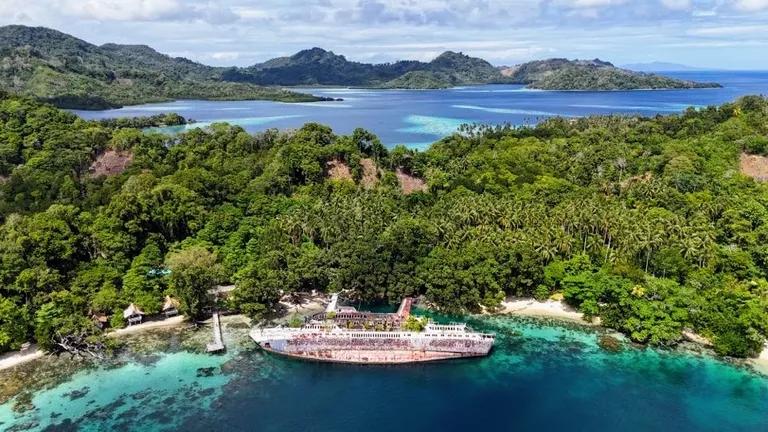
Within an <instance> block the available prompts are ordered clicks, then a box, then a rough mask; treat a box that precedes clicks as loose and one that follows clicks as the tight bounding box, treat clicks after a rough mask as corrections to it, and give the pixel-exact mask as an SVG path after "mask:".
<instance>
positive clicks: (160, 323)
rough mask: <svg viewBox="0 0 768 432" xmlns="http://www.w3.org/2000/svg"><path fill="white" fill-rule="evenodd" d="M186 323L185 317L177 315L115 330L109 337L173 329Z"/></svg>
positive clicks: (108, 334)
mask: <svg viewBox="0 0 768 432" xmlns="http://www.w3.org/2000/svg"><path fill="white" fill-rule="evenodd" d="M184 321H185V317H184V316H182V315H177V316H175V317H171V318H166V319H164V320H157V321H146V322H143V323H141V324H134V325H132V326H128V327H123V328H121V329H117V330H113V331H111V332H109V333H107V336H120V335H125V334H131V333H137V332H140V331H144V330H149V329H153V328H161V327H172V326H177V325H179V324H182V323H183V322H184Z"/></svg>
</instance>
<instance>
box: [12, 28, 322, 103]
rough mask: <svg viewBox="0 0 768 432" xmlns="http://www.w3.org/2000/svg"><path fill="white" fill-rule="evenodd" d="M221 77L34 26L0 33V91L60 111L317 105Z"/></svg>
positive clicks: (146, 52)
mask: <svg viewBox="0 0 768 432" xmlns="http://www.w3.org/2000/svg"><path fill="white" fill-rule="evenodd" d="M221 73H222V70H221V69H219V68H213V67H210V66H205V65H202V64H199V63H195V62H193V61H190V60H187V59H184V58H178V57H177V58H173V57H170V56H167V55H164V54H161V53H158V52H157V51H155V50H153V49H152V48H150V47H148V46H144V45H116V44H105V45H102V46H96V45H93V44H90V43H88V42H85V41H83V40H80V39H77V38H75V37H73V36H70V35H67V34H64V33H61V32H58V31H56V30H51V29H47V28H42V27H36V28H32V27H24V26H5V27H0V89H3V90H6V91H9V92H13V93H18V94H22V95H27V96H33V97H36V98H38V99H40V100H43V101H47V102H51V103H53V104H55V105H57V106H60V107H66V108H83V109H104V108H114V107H119V106H122V105H130V104H139V103H146V102H158V101H164V100H169V99H191V98H195V99H267V100H279V101H287V102H290V101H315V100H319V99H318V98H315V97H314V96H311V95H306V94H300V93H295V92H291V91H286V90H283V89H276V88H265V87H259V86H255V85H251V84H243V83H232V82H226V81H224V80H222V79H221Z"/></svg>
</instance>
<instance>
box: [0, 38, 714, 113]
mask: <svg viewBox="0 0 768 432" xmlns="http://www.w3.org/2000/svg"><path fill="white" fill-rule="evenodd" d="M0 65H1V66H0V89H2V90H5V91H8V92H10V93H15V94H19V95H23V96H31V97H35V98H37V99H39V100H41V101H44V102H49V103H52V104H54V105H56V106H58V107H61V108H75V109H108V108H117V107H120V106H124V105H135V104H141V103H150V102H162V101H167V100H173V99H208V100H248V99H259V100H272V101H281V102H315V101H325V100H330V99H328V98H322V97H316V96H312V95H309V94H305V93H299V92H295V91H291V90H287V89H285V88H284V87H291V86H347V87H372V88H397V89H437V88H448V87H454V86H459V85H478V84H521V85H526V86H528V87H530V88H535V89H543V90H635V89H688V88H702V87H719V86H720V85H719V84H716V83H699V82H693V81H686V80H679V79H675V78H669V77H665V76H661V75H655V74H647V73H640V72H633V71H630V70H626V69H620V68H617V67H615V66H614V65H613V64H611V63H609V62H605V61H601V60H598V59H595V60H567V59H549V60H538V61H532V62H528V63H523V64H521V65H517V66H513V67H496V66H493V65H492V64H490V63H489V62H487V61H485V60H483V59H479V58H475V57H470V56H468V55H465V54H463V53H457V52H453V51H446V52H444V53H443V54H441V55H439V56H438V57H436V58H435V59H434V60H432V61H430V62H420V61H413V60H402V61H397V62H394V63H382V64H367V63H358V62H353V61H349V60H347V59H346V58H345V57H344V56H342V55H338V54H335V53H333V52H332V51H327V50H324V49H322V48H312V49H308V50H303V51H300V52H298V53H296V54H294V55H292V56H290V57H279V58H275V59H272V60H269V61H266V62H264V63H259V64H255V65H253V66H249V67H213V66H207V65H203V64H200V63H196V62H194V61H191V60H188V59H185V58H182V57H170V56H168V55H165V54H161V53H159V52H157V51H155V50H154V49H152V48H150V47H148V46H146V45H118V44H111V43H110V44H104V45H101V46H97V45H93V44H91V43H88V42H86V41H83V40H81V39H78V38H76V37H74V36H70V35H67V34H65V33H62V32H59V31H56V30H52V29H48V28H44V27H26V26H20V25H11V26H5V27H0Z"/></svg>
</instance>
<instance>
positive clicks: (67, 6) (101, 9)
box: [61, 0, 184, 21]
mask: <svg viewBox="0 0 768 432" xmlns="http://www.w3.org/2000/svg"><path fill="white" fill-rule="evenodd" d="M62 3H63V4H62V5H61V7H62V8H63V9H62V10H64V11H66V12H67V13H69V14H71V15H74V16H77V17H80V18H86V19H95V20H99V21H154V20H159V19H164V18H170V17H173V16H176V15H178V14H179V12H180V11H181V10H183V9H184V8H183V5H182V4H181V3H179V1H178V0H66V1H63V2H62Z"/></svg>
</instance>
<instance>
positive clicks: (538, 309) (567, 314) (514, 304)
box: [498, 298, 598, 324]
mask: <svg viewBox="0 0 768 432" xmlns="http://www.w3.org/2000/svg"><path fill="white" fill-rule="evenodd" d="M498 313H499V314H510V315H520V316H530V317H539V318H556V319H562V320H566V321H576V322H579V323H581V324H598V323H597V322H592V323H590V322H589V321H585V320H584V315H583V314H582V313H581V312H579V311H577V310H575V309H573V308H571V307H570V306H568V305H566V304H565V303H563V302H562V301H558V300H547V301H543V302H541V301H538V300H536V299H532V298H508V299H506V300H504V301H503V302H501V310H499V312H498Z"/></svg>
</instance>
